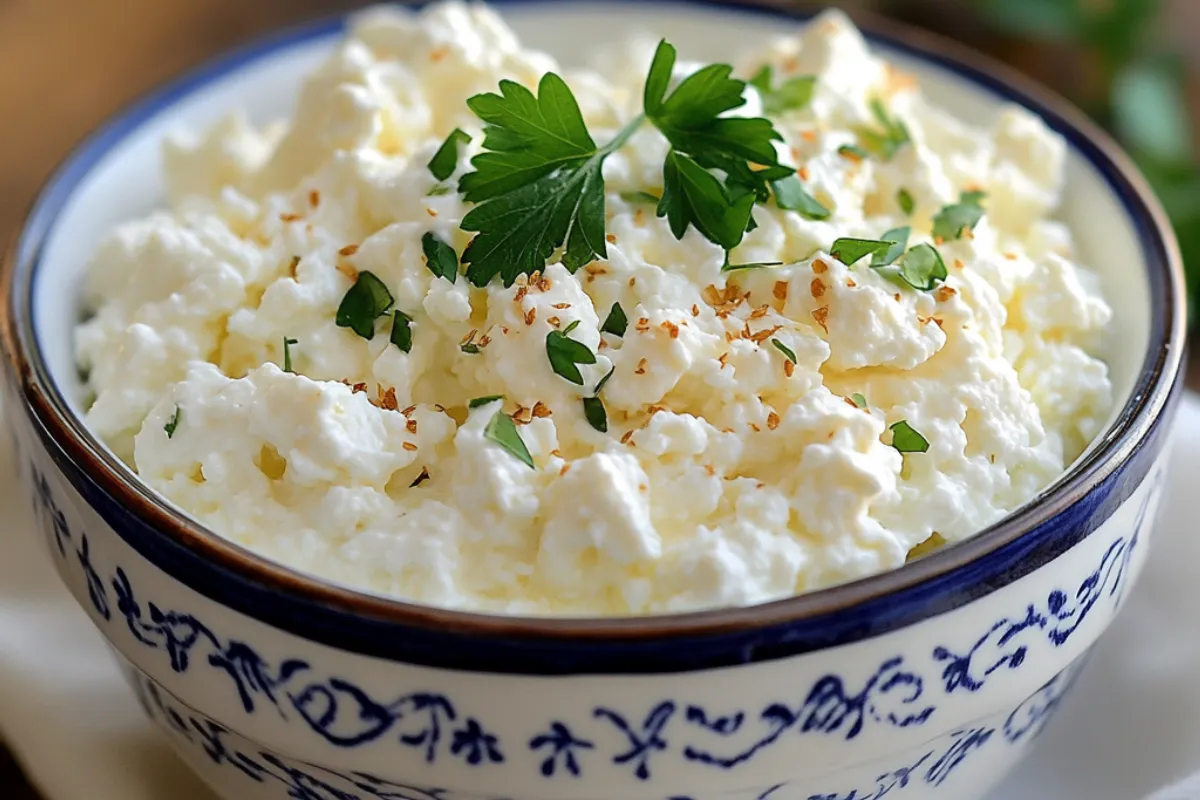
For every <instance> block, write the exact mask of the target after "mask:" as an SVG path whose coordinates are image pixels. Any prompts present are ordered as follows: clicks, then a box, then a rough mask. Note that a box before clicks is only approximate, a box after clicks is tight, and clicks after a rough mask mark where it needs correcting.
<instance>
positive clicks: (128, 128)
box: [0, 0, 1186, 644]
mask: <svg viewBox="0 0 1200 800" xmlns="http://www.w3.org/2000/svg"><path fill="white" fill-rule="evenodd" d="M637 1H638V0H602V4H610V5H615V6H619V5H622V4H624V3H633V2H637ZM550 2H551V0H492V3H493V5H494V6H496V7H500V8H505V7H512V6H538V5H549V4H550ZM576 4H577V5H578V4H579V3H576ZM420 5H425V4H424V3H422V4H420ZM555 5H558V6H561V5H562V3H561V0H559V2H558V3H556V4H555ZM654 5H661V6H672V5H677V6H680V7H683V8H687V7H693V8H695V7H700V8H717V9H721V10H724V11H726V12H728V13H732V14H743V15H758V16H767V17H774V18H776V19H780V20H788V21H791V22H793V23H799V22H802V21H804V20H807V19H811V18H812V17H813V16H814V14H813V13H812V12H811V11H801V12H795V11H792V12H789V11H786V10H784V9H781V8H777V7H764V6H748V5H746V4H744V3H739V2H737V0H655V2H654ZM349 16H350V15H338V16H336V17H332V18H325V19H318V20H316V21H313V22H309V23H305V24H301V25H297V26H293V27H291V28H284V29H281V30H280V31H278V32H276V33H274V34H269V35H267V36H264V37H260V38H257V39H254V40H252V41H251V42H250V43H248V44H246V45H243V46H242V47H240V48H238V49H235V50H232V51H229V52H228V53H227V54H225V55H223V56H219V57H217V58H215V59H212V60H210V61H207V62H205V63H204V64H202V65H201V66H200V67H199V68H196V69H194V70H192V71H190V72H187V73H185V74H184V75H183V76H182V77H179V78H175V79H173V80H170V81H167V82H166V83H165V84H162V85H160V88H158V89H156V90H153V91H152V92H150V93H148V94H147V95H145V96H143V97H142V98H141V99H139V100H136V101H134V102H133V103H131V104H129V105H127V106H125V107H124V108H123V109H122V110H121V111H119V112H117V113H116V114H114V115H112V116H110V117H108V118H107V120H106V121H105V122H104V123H103V124H102V125H101V126H100V127H99V128H97V129H96V130H95V131H94V132H92V133H91V134H89V135H88V136H87V137H86V138H85V139H84V140H83V141H82V143H81V144H79V145H77V146H76V147H75V148H73V149H72V150H71V151H70V153H69V154H68V155H67V157H66V158H65V159H64V161H62V162H61V164H60V165H59V167H58V168H57V169H56V170H55V171H54V172H53V173H52V174H51V176H50V178H49V179H48V180H47V181H46V182H45V183H44V184H43V186H42V188H41V189H40V190H39V192H38V194H37V196H36V199H35V200H34V202H33V203H32V205H31V207H30V210H29V212H28V214H27V216H26V218H25V221H24V223H23V224H22V225H21V227H20V228H19V229H18V232H17V235H16V237H15V238H14V241H13V243H12V246H11V248H10V250H9V253H8V255H7V258H6V259H5V260H4V263H3V264H2V265H0V350H3V351H4V355H5V357H6V358H5V360H6V361H7V363H8V365H9V367H10V369H11V370H12V372H13V375H14V378H15V381H16V385H17V387H18V393H19V395H20V397H21V400H22V401H23V403H24V406H25V409H26V411H27V413H28V414H30V416H31V417H32V418H33V420H34V421H35V423H36V425H37V426H38V427H39V429H40V430H39V434H40V435H41V436H42V437H43V439H44V440H47V441H48V442H52V443H53V444H54V445H55V446H56V447H58V448H61V450H62V453H63V457H64V458H66V459H67V461H68V463H71V464H73V465H75V466H77V467H78V468H79V469H80V470H81V472H82V473H83V474H84V475H86V476H87V478H88V479H90V480H91V481H93V482H95V483H96V484H97V485H98V486H99V487H100V489H101V490H102V491H103V492H105V493H107V494H108V495H109V496H110V497H113V498H116V500H117V502H119V503H120V504H122V505H123V506H125V507H126V508H128V509H130V510H131V511H132V513H133V514H134V515H136V516H137V517H138V518H139V519H140V520H141V521H143V522H144V523H145V524H147V525H148V526H150V527H151V528H154V529H156V530H157V531H158V532H160V533H161V534H162V535H164V536H167V537H169V538H171V539H173V540H174V541H175V542H176V543H177V544H180V545H181V546H182V547H184V548H186V549H188V550H189V551H191V552H193V553H195V554H198V555H199V557H201V558H203V559H206V560H211V561H214V562H215V563H216V564H217V566H218V567H220V568H221V569H222V570H223V571H226V572H228V573H231V574H234V575H237V576H239V577H241V578H242V579H245V580H247V581H249V582H252V583H254V584H256V585H258V586H262V587H264V588H266V589H268V590H272V591H274V592H279V593H282V594H284V595H287V596H290V597H294V598H297V599H298V600H300V601H302V602H310V603H316V604H318V605H320V606H322V607H325V608H330V609H333V610H334V611H336V612H340V613H346V614H349V615H351V616H354V617H362V618H367V619H370V620H374V621H377V622H383V623H386V624H399V625H404V626H410V627H413V628H417V629H425V630H435V631H436V630H442V631H451V632H454V633H459V634H465V635H473V636H482V637H485V638H486V637H505V638H517V639H527V640H535V641H542V642H545V643H548V644H555V643H557V644H570V643H572V642H589V643H593V644H597V643H598V644H603V643H604V642H606V641H629V640H643V639H649V638H653V639H661V638H663V637H668V638H678V637H704V636H712V635H717V634H721V633H725V632H732V631H739V632H740V631H747V630H753V629H760V628H764V627H767V626H777V625H787V624H790V623H795V622H800V621H811V620H813V619H816V618H820V617H824V616H826V615H830V614H836V613H838V612H842V611H846V610H848V609H852V608H855V607H858V606H861V605H863V604H865V603H867V602H868V601H876V600H880V599H882V598H888V597H891V596H893V595H897V594H901V593H904V592H909V591H913V590H919V589H921V587H923V586H925V587H927V586H928V585H930V584H931V583H934V582H937V581H939V580H942V579H946V578H949V577H953V576H954V575H955V574H956V573H960V572H962V571H963V570H965V569H966V568H967V567H969V566H970V565H972V564H975V563H978V562H980V561H981V560H984V559H987V558H988V556H990V555H992V554H994V553H996V552H997V551H999V550H1001V549H1002V548H1005V547H1007V546H1010V545H1013V544H1014V543H1017V542H1018V541H1019V540H1020V539H1021V538H1022V537H1024V536H1026V534H1029V533H1032V532H1033V531H1035V530H1037V529H1039V528H1041V527H1042V526H1044V525H1045V523H1047V522H1048V521H1050V520H1052V519H1054V518H1055V517H1056V516H1058V515H1059V514H1061V513H1062V512H1063V511H1064V510H1065V509H1067V508H1068V507H1070V506H1071V505H1072V504H1073V503H1075V502H1076V501H1077V500H1079V499H1080V498H1082V497H1084V496H1086V495H1088V494H1089V493H1090V492H1092V491H1093V490H1094V489H1096V488H1097V487H1099V486H1100V485H1101V484H1102V483H1104V481H1105V480H1106V479H1108V478H1110V477H1112V476H1113V474H1114V473H1115V472H1116V471H1117V470H1118V469H1119V467H1120V465H1121V464H1123V463H1124V462H1126V461H1127V460H1129V459H1130V458H1131V456H1132V455H1133V454H1134V453H1135V452H1137V451H1138V450H1139V449H1141V447H1142V446H1143V444H1145V443H1146V441H1147V440H1148V438H1149V437H1150V435H1151V433H1152V432H1153V431H1154V429H1155V426H1156V424H1157V422H1158V421H1159V419H1160V418H1161V417H1162V416H1163V415H1164V413H1165V411H1166V409H1167V408H1168V406H1169V405H1170V403H1171V400H1172V395H1173V392H1174V390H1175V388H1176V386H1177V384H1178V383H1179V379H1180V374H1181V365H1182V359H1183V352H1184V349H1185V347H1184V344H1185V319H1186V307H1185V295H1184V291H1183V286H1184V278H1183V267H1182V259H1181V257H1180V254H1179V249H1178V244H1177V242H1176V240H1175V236H1174V233H1173V230H1172V228H1171V225H1170V223H1169V221H1168V219H1167V218H1166V215H1165V213H1164V212H1163V210H1162V208H1161V207H1160V205H1159V203H1158V201H1157V199H1156V198H1155V197H1154V196H1153V194H1152V192H1151V190H1150V188H1149V186H1148V184H1147V182H1146V181H1145V179H1144V178H1143V177H1142V175H1141V174H1140V172H1139V171H1138V169H1137V168H1136V167H1135V166H1134V165H1133V163H1132V161H1131V160H1130V159H1129V158H1128V156H1126V155H1125V154H1124V153H1123V152H1122V151H1121V149H1120V148H1119V147H1118V146H1117V144H1116V143H1115V142H1114V141H1113V140H1112V139H1111V138H1110V137H1109V135H1108V134H1107V133H1106V132H1104V131H1103V130H1101V129H1100V128H1099V126H1098V125H1096V124H1095V123H1093V122H1092V121H1091V120H1090V119H1088V118H1087V117H1086V116H1085V115H1084V114H1083V113H1082V112H1081V111H1079V110H1078V109H1076V108H1075V107H1074V106H1073V105H1072V104H1070V103H1069V102H1068V101H1066V100H1065V99H1063V98H1061V97H1059V96H1057V95H1056V94H1055V93H1053V92H1051V91H1050V90H1048V89H1045V88H1043V87H1042V86H1041V85H1040V84H1038V83H1036V82H1035V81H1033V80H1032V79H1030V78H1027V77H1025V76H1024V75H1022V74H1020V73H1018V72H1017V71H1016V70H1014V69H1013V68H1011V67H1008V66H1007V65H1005V64H1003V63H1000V62H998V61H996V60H994V59H992V58H991V57H989V56H986V55H984V54H982V53H978V52H975V51H974V50H972V49H970V48H967V47H966V46H964V45H961V44H959V43H958V42H956V41H954V40H951V39H948V38H945V37H942V36H940V35H938V34H934V33H931V32H928V31H925V30H922V29H919V28H915V27H912V26H908V25H905V24H902V23H896V22H894V21H890V20H889V21H887V22H886V23H882V22H881V21H880V20H878V19H872V18H870V17H866V16H863V15H858V14H854V15H851V16H853V17H854V18H855V22H856V23H857V24H858V25H859V27H860V28H861V29H862V31H863V34H864V35H865V36H866V37H867V38H868V40H869V41H870V42H871V43H872V45H883V46H885V47H886V48H888V49H890V50H892V51H895V52H900V53H903V54H905V55H906V56H909V57H912V58H915V59H917V60H920V61H923V62H927V63H932V64H933V65H934V66H936V67H939V68H942V69H945V70H948V71H950V72H952V73H953V74H955V75H956V76H958V77H959V78H962V79H965V80H967V81H969V82H970V83H972V84H973V85H974V86H975V87H976V88H983V89H985V90H987V91H989V92H991V93H995V94H999V95H1001V96H1002V97H1004V98H1005V99H1006V100H1010V101H1013V102H1017V103H1019V104H1020V105H1022V106H1023V107H1025V108H1026V109H1029V110H1031V111H1033V112H1034V113H1037V114H1038V115H1039V116H1040V117H1042V118H1043V119H1045V120H1046V121H1047V122H1048V123H1049V124H1051V126H1052V127H1053V128H1055V129H1056V130H1058V131H1059V132H1060V133H1061V134H1063V135H1064V137H1066V138H1067V140H1068V142H1069V146H1070V148H1071V149H1072V150H1074V151H1075V152H1076V153H1077V154H1078V155H1080V156H1081V157H1082V158H1084V159H1085V160H1086V161H1087V162H1088V163H1089V164H1091V165H1092V166H1093V167H1094V168H1095V169H1097V171H1099V172H1100V174H1101V175H1102V177H1103V178H1104V179H1105V181H1106V183H1108V184H1109V186H1110V188H1111V189H1112V191H1113V192H1114V195H1115V197H1116V198H1117V199H1118V200H1120V201H1121V202H1122V203H1123V205H1124V209H1123V210H1124V213H1125V214H1126V215H1128V216H1129V217H1130V218H1132V219H1133V221H1134V222H1135V223H1140V224H1136V225H1135V227H1136V228H1137V232H1138V234H1139V240H1140V241H1139V245H1140V247H1141V249H1142V250H1143V260H1144V261H1145V265H1146V268H1147V269H1148V271H1149V276H1148V277H1149V281H1150V295H1151V303H1152V304H1153V307H1154V309H1155V311H1156V313H1153V314H1151V334H1150V341H1149V344H1148V347H1147V351H1146V353H1145V356H1144V359H1143V361H1142V365H1141V367H1140V368H1139V371H1138V377H1137V379H1136V381H1135V386H1134V388H1133V390H1132V391H1131V393H1130V395H1129V398H1128V400H1127V401H1126V404H1125V406H1124V407H1123V408H1122V409H1121V412H1120V414H1119V416H1118V417H1117V419H1116V421H1115V422H1114V423H1112V425H1110V426H1109V428H1107V429H1106V431H1105V432H1104V433H1102V434H1101V436H1100V437H1099V438H1098V443H1097V445H1096V446H1094V447H1093V448H1092V449H1091V451H1090V453H1089V454H1087V455H1085V457H1084V458H1082V459H1080V460H1079V461H1077V462H1076V464H1075V465H1073V467H1072V468H1071V469H1070V470H1068V471H1067V472H1066V473H1065V474H1064V475H1062V476H1060V478H1059V479H1058V480H1057V481H1056V482H1055V483H1054V484H1053V485H1052V486H1051V488H1050V489H1048V490H1046V491H1044V492H1043V493H1042V494H1040V495H1039V496H1037V497H1036V498H1034V499H1033V500H1032V501H1030V502H1029V503H1027V504H1025V505H1024V506H1022V507H1020V508H1019V509H1017V510H1016V511H1015V512H1013V513H1011V514H1009V515H1007V516H1005V517H1004V518H1003V519H1001V520H999V521H998V522H997V523H995V524H993V525H991V526H989V527H987V528H985V529H984V530H983V531H980V532H979V533H977V534H975V535H974V536H972V537H969V538H967V539H965V540H963V541H962V542H958V543H956V544H954V545H952V546H949V547H946V548H944V549H942V550H940V551H938V552H936V553H934V554H931V555H929V556H927V557H925V558H922V559H919V560H917V561H914V562H911V563H908V564H905V565H904V566H902V567H900V568H898V569H895V570H891V571H888V572H884V573H880V574H877V575H872V576H869V577H866V578H862V579H859V580H856V581H853V582H851V583H846V584H841V585H837V586H833V587H829V588H825V589H820V590H816V591H813V592H808V593H804V594H800V595H795V596H792V597H787V598H783V599H779V600H775V601H771V602H767V603H760V604H756V605H751V606H743V607H734V608H717V609H711V610H703V611H692V612H686V613H675V614H656V615H645V616H621V617H531V616H517V615H502V614H494V613H483V612H473V611H461V610H452V609H445V608H439V607H434V606H426V605H421V604H418V603H414V602H409V601H405V600H401V599H398V598H392V597H387V596H382V595H377V594H372V593H370V592H368V591H366V590H360V589H355V588H352V587H349V586H343V585H340V584H336V583H333V582H330V581H327V580H325V579H323V578H321V577H318V576H315V575H310V574H307V573H303V572H300V571H298V570H295V569H293V568H290V567H287V566H285V565H282V564H279V563H277V562H274V561H271V560H269V559H267V558H265V557H263V556H259V555H257V554H255V553H254V552H252V551H250V550H248V549H246V548H243V547H241V546H239V545H236V544H234V543H232V542H230V541H228V540H226V539H224V538H223V537H221V536H220V535H219V534H216V533H215V532H212V531H210V530H208V529H207V528H205V527H204V526H203V525H202V524H200V523H199V522H198V521H194V520H192V519H191V518H190V517H188V516H186V515H185V514H184V513H183V512H182V511H179V510H177V509H176V508H175V507H173V506H172V505H170V504H169V503H167V502H166V501H164V500H162V499H160V498H158V496H157V495H156V494H155V493H154V492H153V491H152V490H151V489H150V488H149V487H148V486H146V485H145V484H143V483H142V482H141V481H139V480H138V479H137V478H136V475H135V474H134V473H133V472H132V471H131V470H129V469H128V468H127V467H126V466H124V465H123V464H122V463H121V462H120V461H119V460H118V459H117V458H116V457H115V456H113V455H112V454H111V453H110V452H109V451H108V450H107V449H106V448H104V447H103V446H102V445H101V444H100V443H99V441H98V440H97V439H96V438H95V437H94V436H93V435H92V434H91V432H90V431H89V430H88V429H87V428H86V426H85V425H84V424H83V421H82V419H80V418H79V417H77V416H76V415H75V414H74V413H73V412H72V411H71V409H70V407H69V405H68V404H67V403H66V401H65V399H64V397H63V396H62V393H61V392H60V391H59V389H58V387H57V385H56V383H55V382H54V380H53V379H52V377H51V374H50V371H49V369H48V367H47V365H46V363H45V361H44V359H43V358H42V355H41V352H40V347H39V346H38V344H37V337H36V334H35V332H34V326H33V316H34V312H33V308H32V302H33V293H34V287H35V285H36V281H35V280H34V276H35V273H36V269H37V266H38V264H39V262H40V256H41V252H42V247H43V245H44V244H45V238H46V235H47V233H48V232H49V231H50V230H51V229H52V227H53V225H54V223H55V221H56V219H57V217H58V215H59V213H60V212H61V210H62V207H63V206H64V205H65V203H66V202H67V201H68V200H69V198H70V197H71V195H72V192H73V190H74V188H75V187H76V186H77V184H78V183H79V182H80V181H81V180H82V179H83V178H84V177H86V176H87V175H88V174H89V172H90V170H91V168H92V167H94V165H95V163H96V162H97V161H98V160H99V159H101V158H103V157H104V156H105V155H106V154H107V153H108V152H110V151H111V150H112V149H113V148H114V147H115V146H116V145H118V144H119V143H120V142H121V141H122V140H123V139H124V137H125V135H126V134H128V133H130V132H133V131H135V130H137V128H138V127H139V126H140V125H141V124H142V123H143V122H145V121H146V120H148V119H149V118H151V117H153V116H155V115H156V114H158V113H160V112H162V111H163V110H165V109H168V108H169V107H170V106H171V105H172V104H173V103H175V102H176V101H178V100H180V99H182V98H183V97H185V96H188V95H190V94H192V93H193V92H195V91H196V90H198V89H200V88H202V87H203V86H204V85H206V84H207V83H210V82H212V81H216V80H220V79H221V78H223V77H225V76H226V75H228V74H229V73H231V72H233V71H236V70H238V69H240V68H242V67H246V66H250V65H252V64H254V63H255V62H259V61H264V60H266V59H269V58H270V57H272V56H274V55H275V54H276V53H277V52H279V51H283V50H287V49H289V48H292V47H296V46H299V45H302V44H305V43H309V42H311V41H315V40H320V39H325V38H328V39H330V40H332V39H333V38H334V37H336V36H337V35H338V34H339V33H340V32H341V31H343V29H344V25H345V21H346V19H348V17H349ZM1017 577H1019V576H1017ZM184 582H185V583H186V580H185V581H184ZM993 588H999V587H993ZM251 616H253V614H251Z"/></svg>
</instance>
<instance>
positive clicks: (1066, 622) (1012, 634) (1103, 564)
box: [933, 470, 1163, 694]
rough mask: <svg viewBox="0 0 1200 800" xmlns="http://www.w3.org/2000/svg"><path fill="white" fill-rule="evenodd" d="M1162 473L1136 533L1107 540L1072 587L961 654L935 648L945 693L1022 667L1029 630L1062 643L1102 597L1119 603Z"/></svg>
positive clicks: (999, 624) (975, 686)
mask: <svg viewBox="0 0 1200 800" xmlns="http://www.w3.org/2000/svg"><path fill="white" fill-rule="evenodd" d="M1162 477H1163V472H1162V471H1161V470H1159V471H1158V472H1157V473H1156V475H1155V476H1154V477H1153V478H1151V479H1150V486H1149V487H1148V491H1147V492H1146V494H1145V496H1144V497H1143V498H1142V503H1141V505H1140V506H1139V508H1138V513H1137V516H1136V518H1135V520H1134V525H1133V533H1132V536H1131V537H1130V538H1129V539H1126V538H1124V537H1122V538H1120V539H1117V540H1116V541H1115V542H1113V543H1112V544H1111V545H1109V547H1108V550H1106V551H1105V553H1104V557H1103V558H1101V560H1100V564H1099V565H1098V566H1097V567H1096V568H1095V569H1094V570H1092V572H1091V573H1089V574H1088V575H1087V576H1086V577H1085V578H1084V579H1083V581H1082V582H1080V584H1079V586H1078V588H1076V589H1075V591H1074V592H1072V593H1068V592H1066V591H1063V590H1061V589H1055V590H1054V591H1052V592H1050V593H1049V594H1048V595H1047V596H1046V599H1045V602H1044V603H1042V604H1033V603H1031V604H1030V605H1029V606H1027V607H1026V608H1025V610H1024V611H1023V613H1021V614H1019V615H1017V616H1014V617H1006V618H1004V619H1001V620H999V621H998V622H996V623H995V624H994V625H992V627H991V628H990V629H989V630H988V631H987V632H986V633H984V634H983V636H981V637H979V638H978V639H977V640H976V641H975V643H974V644H973V645H972V646H971V648H970V649H969V650H967V651H966V652H965V653H963V654H961V655H960V654H956V653H954V652H953V651H951V650H950V649H949V648H947V647H942V646H939V647H937V648H935V649H934V651H933V658H934V660H935V661H938V662H944V663H945V664H946V666H945V668H944V669H943V670H942V680H943V682H944V683H945V687H946V693H947V694H951V693H953V692H955V691H959V690H964V691H969V692H977V691H979V690H980V689H982V688H983V685H984V683H985V682H986V681H987V679H988V677H989V676H991V675H992V674H993V673H995V672H996V671H998V670H1001V669H1008V670H1015V669H1017V668H1018V667H1020V666H1021V665H1022V664H1023V663H1025V657H1026V655H1027V654H1028V652H1029V646H1028V644H1024V643H1022V642H1023V641H1024V640H1025V638H1026V636H1025V635H1026V634H1027V633H1028V632H1030V631H1038V632H1042V633H1044V634H1045V636H1046V638H1047V640H1049V642H1050V643H1051V644H1052V645H1054V646H1055V647H1061V646H1062V645H1064V644H1066V643H1067V641H1068V640H1069V639H1070V638H1071V636H1072V635H1073V634H1074V633H1075V632H1076V631H1077V630H1079V628H1080V626H1081V625H1082V624H1083V622H1084V620H1086V619H1087V618H1088V616H1089V615H1090V614H1091V612H1092V610H1093V609H1094V608H1095V607H1096V605H1097V604H1098V603H1099V602H1100V601H1101V600H1102V599H1103V598H1105V597H1109V598H1112V602H1113V604H1114V606H1115V605H1117V604H1119V603H1120V601H1121V595H1122V592H1123V590H1124V586H1125V583H1126V576H1127V575H1128V572H1129V565H1130V562H1131V561H1132V559H1133V556H1134V552H1135V550H1136V548H1137V545H1138V543H1139V541H1140V537H1141V534H1142V530H1143V528H1144V527H1145V525H1146V521H1147V520H1146V517H1147V513H1148V512H1149V508H1150V503H1151V502H1152V500H1153V499H1154V498H1155V497H1156V496H1157V494H1158V492H1157V490H1158V485H1159V483H1160V482H1161V480H1162Z"/></svg>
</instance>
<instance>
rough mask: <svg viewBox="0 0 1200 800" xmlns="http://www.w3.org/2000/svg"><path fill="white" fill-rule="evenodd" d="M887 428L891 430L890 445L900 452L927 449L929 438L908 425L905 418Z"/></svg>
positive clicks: (915, 451)
mask: <svg viewBox="0 0 1200 800" xmlns="http://www.w3.org/2000/svg"><path fill="white" fill-rule="evenodd" d="M888 430H890V431H891V432H892V447H894V448H896V449H897V450H898V451H900V452H901V453H924V452H926V451H927V450H928V449H929V440H928V439H926V438H925V437H924V436H922V435H921V434H920V433H918V432H917V430H916V429H915V428H914V427H913V426H911V425H909V424H908V421H907V420H903V419H902V420H900V421H899V422H897V423H895V424H894V425H892V426H891V427H890V428H888Z"/></svg>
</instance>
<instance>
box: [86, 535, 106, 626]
mask: <svg viewBox="0 0 1200 800" xmlns="http://www.w3.org/2000/svg"><path fill="white" fill-rule="evenodd" d="M78 556H79V568H80V569H81V570H83V577H84V580H86V581H87V590H88V598H89V599H90V600H91V601H92V606H93V607H95V609H96V613H98V614H99V615H100V616H101V617H103V618H104V620H105V621H106V622H107V621H109V620H111V619H112V609H111V608H110V607H109V605H108V593H107V592H105V591H104V583H103V582H101V580H100V573H98V572H96V568H95V567H94V566H92V546H91V543H90V542H89V541H88V537H87V534H86V533H82V534H80V535H79V552H78Z"/></svg>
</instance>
